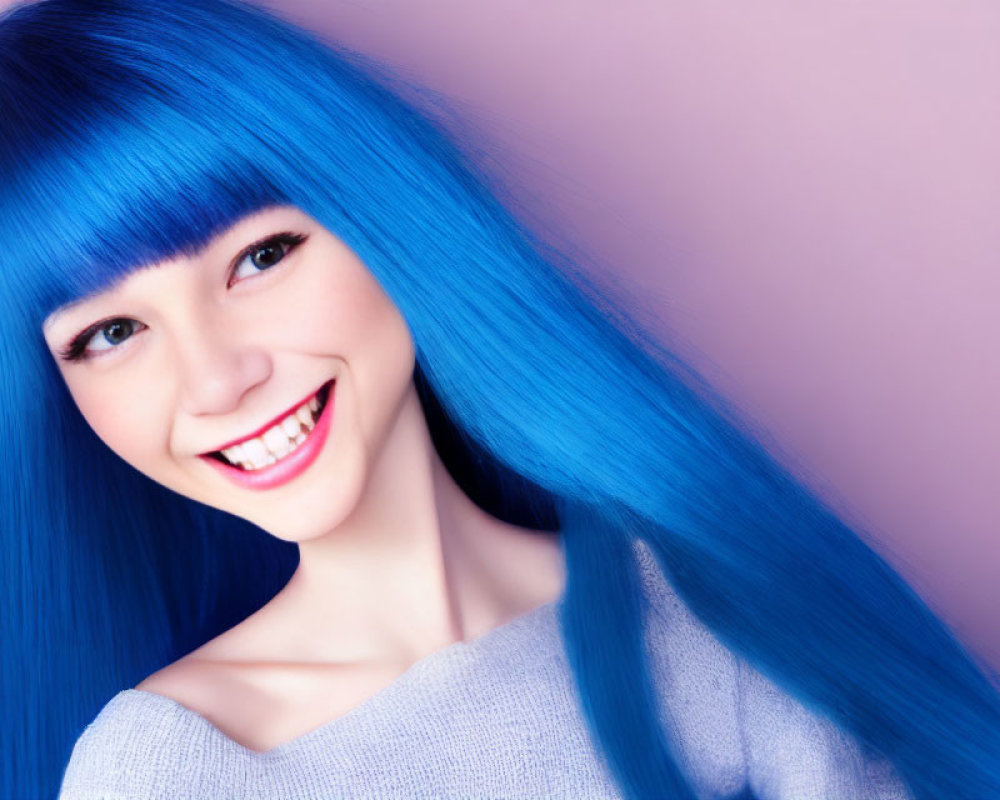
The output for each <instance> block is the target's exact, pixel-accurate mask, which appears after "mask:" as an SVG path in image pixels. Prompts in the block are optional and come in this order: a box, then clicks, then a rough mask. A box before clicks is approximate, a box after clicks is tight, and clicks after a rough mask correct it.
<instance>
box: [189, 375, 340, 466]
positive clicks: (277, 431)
mask: <svg viewBox="0 0 1000 800" xmlns="http://www.w3.org/2000/svg"><path fill="white" fill-rule="evenodd" d="M334 382H335V381H334V380H331V381H327V382H326V383H325V384H323V386H321V387H320V389H319V390H318V391H317V392H316V393H315V394H313V395H312V396H311V397H309V398H308V399H307V400H305V401H303V402H302V403H301V404H300V405H298V406H297V407H296V408H294V409H292V410H291V411H289V412H288V413H287V414H286V415H284V416H283V417H281V418H280V419H279V420H277V421H276V422H275V423H273V424H272V425H271V426H270V427H268V428H267V429H266V430H264V431H261V432H260V433H258V434H257V435H256V436H248V437H247V438H245V439H241V440H239V442H238V443H236V444H232V445H230V446H229V447H224V448H223V449H221V450H215V451H213V452H211V453H206V454H205V456H206V457H208V458H214V459H215V460H216V461H221V462H222V463H223V464H226V465H227V466H230V467H234V468H235V469H239V470H243V471H245V472H253V471H254V470H258V469H263V468H264V467H268V466H270V465H271V464H275V463H277V462H278V461H280V460H281V459H283V458H285V457H286V456H287V455H289V454H290V453H293V452H294V451H295V450H297V449H298V448H299V447H300V446H301V445H302V444H303V443H304V442H305V441H306V439H308V438H309V435H310V434H311V433H312V431H313V428H315V427H316V421H317V420H318V419H319V416H320V414H321V413H322V412H323V408H324V407H325V406H326V401H327V398H329V396H330V389H331V388H332V387H333V384H334Z"/></svg>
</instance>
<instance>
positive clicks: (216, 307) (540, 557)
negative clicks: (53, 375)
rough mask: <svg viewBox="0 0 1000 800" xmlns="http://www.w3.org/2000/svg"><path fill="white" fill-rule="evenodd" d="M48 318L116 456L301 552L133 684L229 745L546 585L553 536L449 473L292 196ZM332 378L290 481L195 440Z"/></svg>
mask: <svg viewBox="0 0 1000 800" xmlns="http://www.w3.org/2000/svg"><path fill="white" fill-rule="evenodd" d="M286 231H289V232H294V233H297V234H303V235H305V236H307V238H306V239H305V241H303V242H302V243H301V244H298V245H295V246H293V247H290V248H288V247H284V246H282V245H272V250H271V251H270V256H271V261H270V262H269V261H268V260H267V258H266V257H265V258H263V259H261V258H260V257H258V256H260V255H261V253H260V251H259V250H258V251H255V252H256V253H257V255H256V256H253V257H251V256H250V255H247V256H245V257H243V258H242V259H241V261H240V262H239V263H238V264H237V265H236V267H237V269H236V272H235V273H232V272H231V269H232V262H233V260H234V257H235V256H236V255H237V254H239V253H241V251H243V249H244V248H246V247H247V246H248V245H250V244H251V243H254V242H258V241H260V240H263V239H265V238H266V237H269V236H273V235H274V234H277V233H281V232H286ZM276 253H277V257H275V254H276ZM282 253H283V255H282ZM264 255H265V256H266V255H267V253H265V254H264ZM272 262H273V263H272ZM262 263H263V264H264V265H267V264H271V265H270V266H264V268H261V267H260V264H262ZM230 284H231V285H230ZM111 319H124V320H129V321H133V322H131V323H126V325H128V324H131V325H132V327H131V328H130V329H129V328H127V327H126V328H123V327H122V326H121V325H119V326H118V327H117V328H114V329H109V328H107V327H105V328H104V330H103V332H102V331H98V332H97V333H96V334H95V335H94V336H92V337H91V339H90V340H89V344H88V355H89V356H90V357H89V358H86V359H84V360H81V361H72V362H70V361H66V360H64V359H62V358H60V357H59V356H58V355H57V354H58V352H59V351H60V350H61V349H62V348H64V347H65V346H66V345H67V344H68V343H69V341H70V340H71V339H73V338H74V337H75V336H76V335H77V334H78V333H80V332H81V331H82V330H84V329H85V328H87V327H88V326H90V325H92V324H93V323H95V322H98V321H102V320H106V321H108V322H110V321H111ZM123 331H124V333H123ZM43 333H44V336H45V340H46V342H47V344H48V346H49V348H50V349H51V350H52V352H53V354H54V356H55V357H56V360H57V363H58V364H59V369H60V371H61V372H62V375H63V377H64V379H65V381H66V384H67V386H68V388H69V391H70V393H71V395H72V396H73V399H74V401H75V402H76V404H77V406H78V407H79V409H80V411H81V413H82V414H83V416H84V418H85V419H86V420H87V422H88V423H89V424H90V426H91V427H92V428H93V429H94V431H95V432H96V433H97V435H98V436H99V437H100V438H101V439H102V441H104V442H105V444H107V445H108V447H110V448H111V449H112V450H113V451H115V452H116V453H117V454H118V455H119V456H121V457H122V458H123V459H124V460H125V461H126V462H128V463H129V464H131V465H132V466H133V467H135V468H136V469H137V470H139V471H140V472H142V473H143V474H145V475H147V476H148V477H150V478H151V479H153V480H155V481H157V482H158V483H161V484H163V485H164V486H167V487H169V488H171V489H173V490H174V491H177V492H179V493H180V494H183V495H185V496H187V497H190V498H193V499H195V500H198V501H200V502H203V503H205V504H207V505H210V506H214V507H216V508H220V509H224V510H226V511H228V512H231V513H233V514H235V515H237V516H239V517H242V518H244V519H247V520H249V521H251V522H253V523H254V524H256V525H258V526H260V527H261V528H263V529H264V530H266V531H268V532H269V533H270V534H272V535H274V536H276V537H278V538H281V539H284V540H287V541H294V542H296V543H298V546H299V551H300V563H299V566H298V568H297V569H296V571H295V573H294V575H293V576H292V578H291V580H290V581H289V582H288V584H287V585H286V586H285V587H284V588H283V589H282V590H281V591H280V592H279V593H278V594H277V595H276V596H275V597H274V598H273V599H272V600H271V601H269V602H268V603H267V604H266V605H265V606H264V607H263V608H261V609H260V610H259V611H258V612H256V613H254V614H252V615H251V616H250V617H248V618H247V619H246V620H244V621H243V622H241V623H240V624H238V625H236V626H235V627H233V628H231V629H230V630H228V631H225V632H224V633H222V634H221V635H219V636H217V637H216V638H214V639H212V640H211V641H209V642H207V643H206V644H204V645H203V646H201V647H199V648H197V649H196V650H194V651H193V652H191V653H189V654H188V655H186V656H185V657H183V658H181V659H179V660H178V661H176V662H174V663H173V664H170V665H168V666H166V667H165V668H163V669H161V670H159V671H158V672H155V673H154V674H152V675H150V676H149V677H147V678H146V679H145V680H144V681H142V682H141V683H139V684H138V685H137V686H136V688H137V689H140V690H143V691H149V692H154V693H157V694H162V695H164V696H166V697H169V698H171V699H173V700H176V701H177V702H179V703H181V704H182V705H184V706H186V707H188V708H189V709H191V710H193V711H195V712H197V713H199V714H201V715H202V716H204V717H205V718H206V719H208V720H209V721H210V722H211V723H212V724H213V725H215V726H216V727H217V728H218V729H219V730H220V731H222V732H223V733H224V734H225V735H227V736H228V737H230V738H231V739H233V740H234V741H236V742H238V743H240V744H241V745H243V746H244V747H247V748H249V749H251V750H255V751H258V752H264V751H267V750H270V749H271V748H273V747H276V746H278V745H280V744H284V743H286V742H289V741H292V740H294V739H296V738H298V737H299V736H302V735H303V734H306V733H308V732H309V731H312V730H313V729H315V728H317V727H320V726H321V725H323V724H325V723H327V722H329V721H331V720H333V719H335V718H337V717H339V716H342V715H343V714H344V713H346V712H347V711H349V710H350V709H352V708H354V707H356V706H357V705H359V704H361V703H362V702H364V701H365V700H366V699H368V698H369V697H370V696H372V695H373V694H375V693H376V692H378V691H379V690H380V689H382V688H384V687H385V686H387V685H388V684H389V683H391V682H392V681H393V680H395V679H396V678H397V677H398V676H399V675H400V674H402V673H403V672H404V671H406V669H408V668H409V667H410V666H411V665H412V664H413V663H414V662H415V661H417V660H419V659H421V658H423V657H425V656H427V655H430V654H431V653H434V652H436V651H438V650H441V649H442V648H444V647H447V646H448V645H450V644H453V643H455V642H461V641H468V640H471V639H475V638H478V637H479V636H481V635H483V634H484V633H486V632H488V631H490V630H492V629H493V628H495V627H497V626H499V625H502V624H504V623H506V622H509V621H510V620H511V619H513V618H515V617H518V616H520V615H522V614H524V613H527V612H528V611H530V610H532V609H534V608H536V607H537V606H539V605H542V604H545V603H549V602H552V601H554V600H556V599H557V598H558V597H559V596H560V595H561V594H562V592H563V589H564V586H565V572H564V561H563V555H562V550H561V546H560V541H559V537H558V534H552V533H541V532H537V531H530V530H527V529H523V528H519V527H517V526H514V525H510V524H507V523H505V522H502V521H500V520H498V519H496V518H494V517H492V516H490V515H489V514H487V513H486V512H485V511H483V510H482V509H480V508H479V507H478V506H476V505H475V504H474V503H473V502H472V501H471V500H470V499H469V498H468V497H467V496H466V495H465V494H464V493H463V492H462V490H461V489H460V487H459V486H458V485H457V484H456V483H455V482H454V480H453V479H452V478H451V477H450V475H449V474H448V472H447V470H446V469H445V467H444V465H443V463H442V462H441V460H440V458H439V456H438V454H437V452H436V450H435V449H434V446H433V444H432V442H431V439H430V435H429V432H428V428H427V423H426V420H425V418H424V416H423V413H422V410H421V408H420V403H419V400H418V397H417V393H416V389H415V387H414V384H413V369H414V363H415V362H414V355H415V351H414V346H413V341H412V338H411V335H410V332H409V329H408V327H407V325H406V322H405V320H404V319H403V317H402V316H401V314H400V313H399V311H398V309H397V308H396V307H395V305H394V304H393V303H392V301H391V300H390V298H389V297H388V296H387V295H386V294H385V293H384V291H383V290H382V288H381V287H380V286H379V284H378V283H377V281H376V280H375V279H374V277H373V276H372V275H371V273H370V272H369V270H368V269H367V268H366V267H365V266H364V264H362V262H361V261H360V260H359V259H358V257H357V256H356V255H355V254H354V253H353V252H352V251H351V250H350V249H349V248H348V247H347V246H346V245H345V244H343V243H342V242H341V241H340V240H339V239H338V238H337V237H336V236H334V235H333V234H331V233H330V232H329V231H327V230H326V229H325V228H323V226H321V225H320V224H319V223H318V222H316V221H315V220H314V219H312V218H311V217H309V216H308V215H306V214H304V213H303V212H302V211H300V210H298V209H296V208H294V207H290V206H276V207H272V208H268V209H264V210H262V211H259V212H257V213H255V214H252V215H250V216H249V217H246V218H244V219H242V220H240V221H238V222H237V223H236V224H235V225H233V226H232V227H231V228H230V229H228V230H226V231H224V232H223V233H222V234H220V235H219V236H217V237H215V238H214V239H213V240H212V241H211V242H210V243H209V245H208V246H207V247H206V248H205V249H204V250H203V251H202V252H200V253H199V254H198V255H197V256H196V257H194V258H190V259H185V258H177V259H174V260H170V261H165V262H162V263H161V264H158V265H156V267H155V268H150V269H141V270H138V271H136V272H133V273H131V274H130V275H128V276H127V278H126V279H125V280H124V281H123V282H121V283H119V284H117V285H115V286H114V287H112V288H111V289H109V290H107V291H105V292H103V293H101V294H99V295H94V296H90V297H88V298H85V299H84V300H83V301H81V302H79V303H76V304H73V305H71V306H69V307H64V308H63V309H61V310H60V311H58V312H56V313H54V314H53V315H51V316H50V317H49V318H48V319H47V320H46V323H45V326H44V329H43ZM108 333H110V334H111V336H110V338H109V337H108V335H107V334H108ZM331 378H335V379H336V384H335V390H334V398H333V403H334V406H333V415H332V425H331V427H330V431H329V435H328V438H327V441H326V442H325V444H324V446H323V449H322V450H321V451H320V453H319V455H318V457H317V458H316V460H315V461H314V462H313V463H312V464H311V465H310V466H309V467H308V468H307V469H306V470H305V471H304V472H302V473H301V474H300V475H298V476H297V477H295V478H293V479H292V480H291V481H289V482H288V483H285V484H283V485H281V486H276V487H272V488H270V489H250V488H247V487H243V486H239V485H236V484H234V483H232V482H230V481H229V480H228V479H226V478H225V477H224V476H223V475H221V474H219V473H218V471H216V470H214V469H212V467H211V466H209V465H208V464H206V463H205V461H204V460H203V459H202V458H201V457H200V456H201V454H204V453H206V452H209V451H213V450H216V449H218V448H219V447H221V446H222V445H224V444H226V443H228V442H230V441H232V440H234V439H237V438H240V437H242V436H244V435H247V434H249V433H251V432H252V431H254V430H256V429H258V428H259V427H260V426H261V425H263V424H264V423H266V422H268V421H270V420H272V419H273V418H274V417H275V416H276V415H278V414H280V413H281V412H283V411H284V410H285V409H287V408H290V407H292V406H294V405H296V404H297V403H298V402H299V401H301V400H304V399H305V398H308V397H309V395H310V394H311V393H312V392H314V391H315V390H316V389H317V388H318V387H319V386H321V385H322V384H323V383H324V382H326V381H329V380H330V379H331ZM136 535H141V532H136Z"/></svg>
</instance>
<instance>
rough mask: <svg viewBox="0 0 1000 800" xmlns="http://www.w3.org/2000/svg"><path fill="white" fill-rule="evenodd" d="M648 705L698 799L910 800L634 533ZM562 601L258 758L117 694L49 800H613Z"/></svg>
mask: <svg viewBox="0 0 1000 800" xmlns="http://www.w3.org/2000/svg"><path fill="white" fill-rule="evenodd" d="M635 554H636V557H637V561H638V564H639V567H640V574H641V576H642V581H643V590H644V605H643V615H644V625H645V628H644V630H645V631H646V637H647V647H648V649H649V655H650V666H651V670H652V674H653V681H654V687H655V689H656V692H657V695H656V696H657V701H658V704H659V706H658V709H657V711H658V713H659V715H660V719H661V721H662V722H663V724H664V725H665V728H666V730H668V731H670V733H669V735H670V737H671V741H672V742H673V743H674V744H673V746H674V751H675V752H676V753H677V757H678V758H679V759H680V762H679V763H680V766H681V768H682V769H683V770H684V771H685V774H686V775H687V777H688V779H689V780H690V781H691V783H692V786H693V787H694V789H695V791H696V793H697V796H698V797H699V798H700V799H704V800H709V798H729V797H735V796H738V795H740V794H741V792H743V791H745V790H746V789H747V788H749V789H750V790H752V792H753V794H754V795H755V796H756V797H757V798H759V800H912V795H911V794H910V793H909V792H908V791H907V790H906V789H905V788H904V785H903V784H902V782H901V781H900V779H899V777H898V775H897V773H896V772H895V770H894V769H893V768H892V766H891V765H890V764H889V762H888V761H886V760H884V759H881V758H879V757H878V756H877V755H876V754H875V753H872V752H870V751H867V750H865V749H864V748H862V747H861V746H860V744H859V743H858V742H857V741H856V740H855V739H853V738H852V737H850V736H849V735H847V734H846V733H844V732H843V731H842V730H841V729H840V728H838V727H836V726H835V725H833V724H832V723H831V722H829V721H828V720H827V719H826V718H825V717H822V716H820V715H818V714H815V713H812V712H810V711H808V710H807V709H806V708H805V707H804V706H803V705H801V704H800V703H799V702H797V701H796V700H795V699H794V698H792V697H791V696H790V695H788V694H787V693H785V692H784V691H782V690H780V689H779V688H778V687H777V686H776V685H775V684H774V683H772V682H771V681H770V680H768V679H767V678H765V677H764V676H763V675H762V674H761V673H759V672H758V671H756V670H755V669H753V668H751V667H750V666H749V664H748V663H747V662H745V661H744V660H743V659H741V658H739V657H737V656H735V655H734V654H733V653H732V652H731V651H730V650H728V649H727V648H725V647H724V646H723V645H722V644H721V643H720V642H719V641H718V640H716V639H715V637H714V636H713V635H712V633H711V632H710V631H709V630H708V629H707V628H706V627H705V626H704V625H703V624H701V623H700V621H699V620H697V618H695V617H694V616H693V614H692V613H691V612H690V611H689V610H688V609H687V607H686V606H685V605H684V604H683V603H682V602H681V600H680V598H679V597H678V595H677V594H676V593H675V592H674V591H673V589H672V588H671V586H670V584H669V583H668V582H667V581H666V580H665V579H664V577H663V575H662V573H661V572H660V570H659V567H658V565H657V564H656V561H655V560H654V558H653V556H652V554H651V553H650V551H649V550H648V548H647V546H646V545H644V544H643V543H641V542H638V541H637V542H636V548H635ZM563 601H564V597H561V598H559V600H557V601H555V602H553V603H548V604H546V605H542V606H539V607H537V608H535V609H533V610H532V611H529V612H528V613H526V614H523V615H521V616H519V617H517V618H515V619H514V620H512V621H510V622H507V623H505V624H503V625H501V626H499V627H497V628H494V629H493V630H491V631H489V632H488V633H486V634H484V635H482V636H480V637H478V638H476V639H473V640H470V641H467V642H457V643H455V644H452V645H450V646H448V647H445V648H444V649H442V650H438V651H437V652H435V653H432V654H430V655H428V656H426V657H424V658H422V659H420V660H419V661H417V662H416V663H414V664H413V665H412V666H410V667H409V669H407V670H406V672H404V673H403V674H402V675H401V676H399V677H398V678H396V679H395V680H394V681H393V682H392V683H390V684H389V685H388V686H387V687H385V688H383V689H381V690H379V691H378V692H376V693H375V694H374V695H373V696H371V697H369V698H368V699H367V700H365V701H364V702H362V703H361V704H360V705H358V706H356V707H354V708H353V709H351V710H350V711H349V712H347V713H346V714H344V715H342V716H340V717H337V718H335V719H333V720H331V721H329V722H327V723H326V724H324V725H322V726H320V727H319V728H316V729H314V730H313V731H310V732H309V733H306V734H304V735H302V736H299V737H298V738H296V739H293V740H291V741H289V742H286V743H284V744H282V745H279V746H278V747H275V748H273V749H272V750H269V751H267V752H265V753H258V752H255V751H253V750H249V749H247V748H246V747H243V746H242V745H240V744H238V743H237V742H235V741H233V740H232V739H230V738H229V737H227V736H226V735H225V734H223V733H222V731H220V730H219V729H218V728H216V727H215V726H214V725H213V724H212V723H211V722H209V721H208V720H207V719H206V718H205V717H203V716H201V715H200V714H198V713H196V712H194V711H192V710H190V709H188V708H186V707H185V706H183V705H181V704H180V703H178V702H176V701H174V700H171V699H169V698H167V697H165V696H163V695H159V694H155V693H152V692H147V691H141V690H136V689H125V690H124V691H121V692H119V693H118V694H116V695H115V696H114V697H112V698H111V699H110V700H109V701H108V703H107V704H106V705H105V706H104V708H103V709H102V710H101V711H100V713H99V714H98V715H97V717H96V718H95V719H94V721H93V722H92V723H91V724H90V725H89V726H88V727H87V728H86V729H85V730H84V731H83V733H82V735H81V736H80V737H79V739H78V740H77V742H76V744H75V746H74V748H73V752H72V755H71V757H70V761H69V764H68V766H67V768H66V771H65V774H64V776H63V783H62V789H61V791H60V795H59V798H60V800H124V798H129V800H132V799H133V798H142V799H143V800H158V799H159V798H171V800H173V799H174V798H200V799H201V800H209V799H210V798H211V799H214V798H241V799H245V800H306V799H307V798H310V799H311V798H324V799H325V798H413V797H421V798H425V797H434V798H465V799H467V798H487V797H488V798H567V800H569V799H572V800H586V799H588V798H595V799H596V798H621V796H622V795H621V793H620V791H619V789H618V788H617V786H616V785H615V783H614V782H613V780H612V778H611V774H610V771H609V768H608V765H607V761H606V760H605V757H604V756H603V754H601V753H600V751H599V749H598V748H597V747H596V746H595V744H594V743H593V741H592V740H591V737H590V735H589V731H588V729H587V726H586V722H585V719H584V717H583V713H582V710H581V709H580V707H579V704H578V701H577V697H576V694H575V688H574V684H573V676H572V673H571V671H570V668H569V664H568V662H567V660H566V656H565V651H564V649H563V647H562V642H561V639H560V632H559V625H558V618H557V614H558V606H559V604H560V603H562V602H563Z"/></svg>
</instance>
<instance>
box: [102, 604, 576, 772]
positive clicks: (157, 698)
mask: <svg viewBox="0 0 1000 800" xmlns="http://www.w3.org/2000/svg"><path fill="white" fill-rule="evenodd" d="M564 598H565V593H563V594H561V595H560V596H559V597H558V598H557V599H555V600H551V601H549V602H547V603H543V604H542V605H539V606H535V608H533V609H531V610H529V611H526V612H525V613H523V614H520V615H518V616H516V617H514V618H513V619H510V620H508V621H507V622H504V623H502V624H500V625H498V626H497V627H495V628H492V629H490V630H488V631H486V632H485V633H482V634H480V635H479V636H476V637H473V638H472V639H466V640H464V641H460V642H452V643H451V644H450V645H446V646H445V647H443V648H441V649H440V650H435V651H434V652H433V653H429V654H428V655H426V656H423V657H422V658H418V659H417V660H416V661H414V662H413V663H412V664H410V665H409V666H408V667H407V668H406V669H405V670H403V672H401V673H400V674H399V675H397V676H396V677H395V678H393V680H392V681H390V682H389V683H388V684H386V685H385V686H383V687H382V688H381V689H379V690H377V691H376V692H375V693H374V694H371V695H369V696H368V697H366V698H365V699H364V700H362V701H361V702H360V703H358V704H357V705H355V706H353V707H352V708H350V709H348V710H347V711H346V712H345V713H343V714H340V715H339V716H336V717H334V718H333V719H331V720H328V721H327V722H324V723H322V724H320V725H319V726H318V727H316V728H313V729H312V730H311V731H307V732H306V733H303V734H301V735H299V736H296V737H295V738H294V739H289V740H288V741H286V742H282V743H281V744H279V745H276V746H275V747H272V748H270V749H269V750H253V749H251V748H249V747H247V746H246V745H243V744H241V743H240V742H237V741H236V740H235V739H232V738H231V737H229V736H228V735H227V734H225V733H223V732H222V730H221V729H220V728H218V727H216V726H215V725H214V724H213V723H212V722H210V721H209V720H208V719H207V718H206V717H204V716H203V715H201V714H200V713H198V712H197V711H195V710H194V709H191V708H188V707H187V706H185V705H184V704H183V703H180V702H178V701H177V700H174V699H173V698H170V697H167V696H166V695H162V694H158V693H156V692H150V691H148V690H146V689H123V690H122V691H120V692H119V693H118V695H117V697H118V698H121V699H123V700H131V701H137V702H139V703H145V704H148V705H149V706H152V707H155V706H161V707H164V708H166V709H168V710H170V711H171V712H172V713H173V714H175V715H178V716H180V717H182V718H184V719H187V720H189V721H190V723H191V724H193V725H196V726H199V727H201V728H203V729H204V730H206V731H207V732H208V734H209V735H210V736H212V737H214V738H215V739H218V740H219V741H221V742H222V743H223V744H225V745H226V746H227V747H228V748H231V749H234V750H237V751H239V752H241V753H243V754H244V755H246V756H248V757H250V758H254V759H273V758H277V757H279V756H284V755H286V754H288V753H290V752H294V751H296V750H298V749H301V748H303V747H306V746H307V745H309V744H310V743H312V742H313V741H315V740H318V739H320V738H321V737H322V736H324V735H328V734H330V733H332V732H333V730H334V729H335V728H337V727H340V726H341V725H344V724H347V723H348V722H349V721H350V720H352V719H353V718H354V717H356V716H359V715H362V714H364V713H365V711H366V710H368V709H370V708H372V707H373V706H375V705H377V704H378V703H379V702H381V701H382V700H384V699H386V697H388V696H389V695H390V694H391V693H394V692H397V691H399V690H400V689H402V688H403V687H404V686H405V685H406V684H407V683H409V682H411V681H413V680H414V678H415V677H416V676H417V675H418V674H419V673H420V672H423V671H424V670H426V669H428V668H430V667H431V666H432V665H438V664H439V663H441V662H447V661H449V660H454V659H455V657H456V656H457V655H458V654H459V653H466V652H481V651H483V650H485V649H487V648H488V647H489V646H490V645H491V644H494V643H496V642H498V641H502V640H503V639H505V638H506V637H507V636H508V635H510V634H513V633H514V632H516V631H517V630H519V629H522V628H527V627H528V626H529V625H530V624H531V622H532V621H534V620H535V619H536V618H538V617H541V616H543V615H544V614H546V613H547V612H548V611H549V610H553V609H555V607H556V606H557V605H559V604H561V603H562V602H563V600H564Z"/></svg>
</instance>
